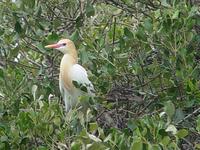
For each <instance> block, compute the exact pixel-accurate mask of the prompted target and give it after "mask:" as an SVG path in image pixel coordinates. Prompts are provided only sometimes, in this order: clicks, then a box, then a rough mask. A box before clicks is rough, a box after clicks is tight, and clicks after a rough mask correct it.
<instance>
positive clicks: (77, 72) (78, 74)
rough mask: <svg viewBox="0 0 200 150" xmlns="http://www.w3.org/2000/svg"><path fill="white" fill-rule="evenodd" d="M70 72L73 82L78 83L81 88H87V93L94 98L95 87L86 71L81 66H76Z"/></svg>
mask: <svg viewBox="0 0 200 150" xmlns="http://www.w3.org/2000/svg"><path fill="white" fill-rule="evenodd" d="M70 71H71V79H72V81H76V82H77V83H78V84H79V85H80V86H84V87H86V88H87V92H88V93H89V94H90V95H91V96H94V87H93V85H92V83H91V82H90V80H89V79H88V75H87V72H86V70H85V69H84V68H83V67H82V66H81V65H79V64H75V65H73V66H72V68H71V70H70Z"/></svg>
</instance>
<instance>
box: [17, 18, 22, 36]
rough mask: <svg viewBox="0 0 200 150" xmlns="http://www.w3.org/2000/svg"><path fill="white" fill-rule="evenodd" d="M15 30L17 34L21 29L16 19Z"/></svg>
mask: <svg viewBox="0 0 200 150" xmlns="http://www.w3.org/2000/svg"><path fill="white" fill-rule="evenodd" d="M15 31H16V32H17V33H19V34H20V33H22V31H23V30H22V27H21V25H20V23H19V22H18V21H16V23H15Z"/></svg>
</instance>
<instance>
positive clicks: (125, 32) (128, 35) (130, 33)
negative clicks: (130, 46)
mask: <svg viewBox="0 0 200 150" xmlns="http://www.w3.org/2000/svg"><path fill="white" fill-rule="evenodd" d="M124 34H125V35H126V36H127V37H128V38H130V39H131V38H133V33H132V32H131V31H130V30H129V29H128V28H127V27H125V28H124Z"/></svg>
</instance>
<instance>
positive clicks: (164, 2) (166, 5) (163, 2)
mask: <svg viewBox="0 0 200 150" xmlns="http://www.w3.org/2000/svg"><path fill="white" fill-rule="evenodd" d="M161 5H163V6H165V7H169V6H170V5H169V4H168V3H167V0H161Z"/></svg>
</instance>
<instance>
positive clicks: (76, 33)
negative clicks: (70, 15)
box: [70, 30, 79, 41]
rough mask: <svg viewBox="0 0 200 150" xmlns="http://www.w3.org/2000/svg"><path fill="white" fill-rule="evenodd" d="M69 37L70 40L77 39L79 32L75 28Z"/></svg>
mask: <svg viewBox="0 0 200 150" xmlns="http://www.w3.org/2000/svg"><path fill="white" fill-rule="evenodd" d="M70 39H71V40H72V41H77V40H78V39H79V32H78V30H76V31H75V32H73V34H72V35H71V37H70Z"/></svg>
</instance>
